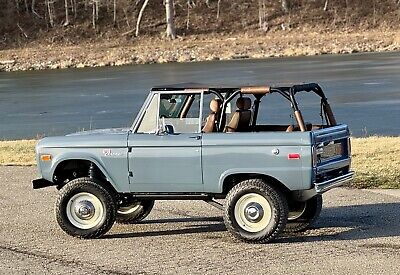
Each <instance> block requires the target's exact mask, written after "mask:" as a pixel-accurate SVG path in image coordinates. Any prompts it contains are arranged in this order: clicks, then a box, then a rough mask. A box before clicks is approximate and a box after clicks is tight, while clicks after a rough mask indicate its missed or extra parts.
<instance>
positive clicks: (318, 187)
mask: <svg viewBox="0 0 400 275" xmlns="http://www.w3.org/2000/svg"><path fill="white" fill-rule="evenodd" d="M353 176H354V172H353V171H350V172H348V173H347V174H345V175H342V176H340V177H337V178H333V179H330V180H327V181H323V182H317V183H315V192H317V194H322V193H324V192H326V191H328V190H330V189H332V188H335V187H339V186H342V185H344V184H345V183H347V182H349V181H351V180H352V179H353Z"/></svg>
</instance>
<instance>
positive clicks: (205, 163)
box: [202, 132, 312, 193]
mask: <svg viewBox="0 0 400 275" xmlns="http://www.w3.org/2000/svg"><path fill="white" fill-rule="evenodd" d="M202 140H203V141H202V168H203V183H204V191H205V192H210V193H220V192H222V185H223V181H224V179H225V178H226V177H227V176H229V175H232V174H237V173H257V174H263V175H268V176H271V177H273V178H275V179H277V180H278V181H280V182H281V183H282V184H284V185H285V186H286V187H287V188H288V189H289V190H303V189H309V188H311V184H312V159H311V153H312V152H311V136H310V133H309V132H305V133H302V132H292V133H286V132H268V133H266V132H264V133H205V134H203V139H202ZM276 149H277V150H278V151H279V153H278V154H274V152H273V151H276ZM290 153H299V154H300V155H301V157H300V159H298V160H289V159H288V154H290Z"/></svg>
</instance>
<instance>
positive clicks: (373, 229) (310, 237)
mask: <svg viewBox="0 0 400 275" xmlns="http://www.w3.org/2000/svg"><path fill="white" fill-rule="evenodd" d="M399 221H400V203H382V204H363V205H350V206H340V207H330V208H324V209H323V210H322V213H321V216H320V217H319V219H318V221H317V222H316V224H315V225H314V227H313V228H312V229H311V230H308V231H306V232H301V233H295V234H283V235H282V237H280V238H279V239H277V240H276V241H275V242H277V243H292V242H315V241H327V240H359V239H370V238H377V237H391V236H399V235H400V226H399ZM165 223H171V224H173V223H180V224H185V223H187V226H185V227H184V228H178V229H173V228H171V229H166V230H158V231H150V230H149V231H145V232H128V233H114V234H108V235H105V236H103V238H104V239H114V238H135V237H152V236H170V235H181V234H195V233H206V232H221V231H226V228H225V225H224V223H223V220H222V217H194V218H192V217H183V218H167V219H154V220H145V221H143V222H141V224H142V225H143V224H144V225H146V224H148V225H149V226H150V227H149V229H150V228H151V225H152V224H165ZM134 226H135V225H132V227H134ZM133 229H134V228H133Z"/></svg>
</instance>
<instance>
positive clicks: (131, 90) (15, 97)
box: [0, 53, 400, 139]
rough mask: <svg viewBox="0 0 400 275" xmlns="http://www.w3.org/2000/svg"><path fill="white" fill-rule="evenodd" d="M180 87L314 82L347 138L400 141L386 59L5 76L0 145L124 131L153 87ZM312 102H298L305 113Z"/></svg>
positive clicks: (392, 61) (397, 82) (1, 77)
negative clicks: (189, 84)
mask: <svg viewBox="0 0 400 275" xmlns="http://www.w3.org/2000/svg"><path fill="white" fill-rule="evenodd" d="M182 82H198V83H206V84H207V83H212V84H226V85H230V86H240V85H249V84H277V83H299V82H317V83H320V84H321V86H323V88H324V90H325V92H326V95H327V97H328V99H329V101H330V103H331V105H332V106H333V109H334V112H335V115H336V118H337V121H338V122H345V123H347V124H349V126H350V128H351V130H352V133H353V135H355V136H364V135H396V136H398V135H399V134H400V123H399V122H400V120H399V116H400V54H399V53H385V54H358V55H343V56H340V55H330V56H316V57H294V58H273V59H265V60H238V61H223V62H221V61H220V62H201V63H186V64H178V63H171V64H156V65H135V66H123V67H108V68H88V69H68V70H56V71H51V70H48V71H34V72H12V73H6V72H3V73H0V139H21V138H34V137H36V136H43V135H46V136H52V135H61V134H66V133H71V132H76V131H79V130H82V129H90V128H92V129H96V128H109V127H125V126H130V125H131V123H132V121H133V119H134V117H135V115H136V113H137V112H138V110H139V108H140V106H141V105H142V103H143V101H144V99H145V97H146V95H147V94H148V91H149V90H150V89H151V87H152V86H157V85H167V84H172V83H182ZM271 102H274V101H271ZM317 102H318V101H317V99H316V98H313V99H311V98H310V99H308V98H306V99H304V101H303V102H302V105H303V110H305V111H308V109H307V108H308V106H309V105H310V104H312V103H313V104H318V103H317ZM316 108H318V106H316ZM287 110H289V106H284V108H283V109H282V111H283V112H287ZM266 113H267V112H265V114H264V113H263V114H262V115H261V119H266V120H268V117H266V116H267V115H266ZM269 118H271V117H269Z"/></svg>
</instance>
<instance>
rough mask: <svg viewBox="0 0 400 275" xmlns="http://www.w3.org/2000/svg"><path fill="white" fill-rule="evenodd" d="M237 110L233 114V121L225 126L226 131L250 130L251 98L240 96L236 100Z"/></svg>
mask: <svg viewBox="0 0 400 275" xmlns="http://www.w3.org/2000/svg"><path fill="white" fill-rule="evenodd" d="M236 107H237V110H236V111H235V113H234V114H233V116H232V118H231V121H230V122H229V124H228V125H227V126H226V127H225V132H246V131H248V130H249V126H250V120H251V110H250V108H251V99H250V98H248V97H239V98H238V99H237V100H236Z"/></svg>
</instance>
